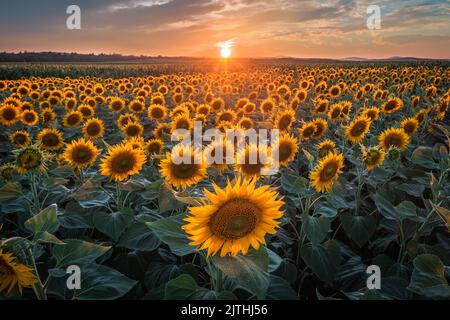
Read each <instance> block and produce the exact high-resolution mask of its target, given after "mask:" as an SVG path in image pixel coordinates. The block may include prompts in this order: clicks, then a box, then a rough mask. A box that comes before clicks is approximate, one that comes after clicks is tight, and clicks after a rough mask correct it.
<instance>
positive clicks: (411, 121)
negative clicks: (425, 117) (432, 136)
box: [400, 117, 419, 136]
mask: <svg viewBox="0 0 450 320" xmlns="http://www.w3.org/2000/svg"><path fill="white" fill-rule="evenodd" d="M400 125H401V127H402V128H403V130H404V131H405V133H406V134H407V135H409V136H411V135H413V134H414V133H415V132H416V131H417V128H418V127H419V121H418V120H417V119H416V118H414V117H411V118H407V119H405V120H403V121H402V122H401V123H400Z"/></svg>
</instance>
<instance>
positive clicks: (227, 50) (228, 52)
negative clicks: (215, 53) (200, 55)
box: [220, 46, 231, 59]
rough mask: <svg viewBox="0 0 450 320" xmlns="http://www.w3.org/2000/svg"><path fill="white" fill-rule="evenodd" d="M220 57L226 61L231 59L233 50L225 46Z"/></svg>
mask: <svg viewBox="0 0 450 320" xmlns="http://www.w3.org/2000/svg"><path fill="white" fill-rule="evenodd" d="M220 56H221V57H222V58H224V59H227V58H229V57H231V48H230V47H229V46H223V47H222V48H221V49H220Z"/></svg>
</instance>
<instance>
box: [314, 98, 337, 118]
mask: <svg viewBox="0 0 450 320" xmlns="http://www.w3.org/2000/svg"><path fill="white" fill-rule="evenodd" d="M329 104H330V102H329V101H328V100H327V99H318V100H317V101H316V102H315V103H314V109H313V110H311V113H312V114H314V115H317V114H326V113H327V112H328V107H329ZM339 113H340V111H339Z"/></svg>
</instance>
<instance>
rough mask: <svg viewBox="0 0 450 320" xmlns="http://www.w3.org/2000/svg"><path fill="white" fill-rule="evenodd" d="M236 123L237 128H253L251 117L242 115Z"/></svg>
mask: <svg viewBox="0 0 450 320" xmlns="http://www.w3.org/2000/svg"><path fill="white" fill-rule="evenodd" d="M237 125H238V127H239V128H242V129H244V130H249V129H251V128H253V126H254V123H253V120H252V119H250V118H248V117H245V116H244V117H242V118H241V119H240V120H239V122H238V124H237Z"/></svg>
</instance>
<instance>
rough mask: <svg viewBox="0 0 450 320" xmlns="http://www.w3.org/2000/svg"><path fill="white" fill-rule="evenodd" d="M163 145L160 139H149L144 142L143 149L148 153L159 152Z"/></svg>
mask: <svg viewBox="0 0 450 320" xmlns="http://www.w3.org/2000/svg"><path fill="white" fill-rule="evenodd" d="M163 147H164V142H163V141H162V140H161V139H150V140H148V141H147V143H146V144H145V151H146V152H147V154H149V155H154V154H161V153H162V151H163Z"/></svg>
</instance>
